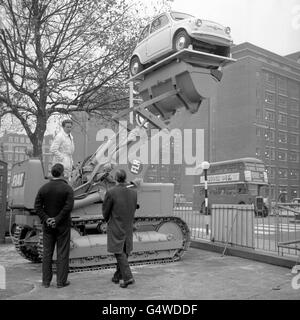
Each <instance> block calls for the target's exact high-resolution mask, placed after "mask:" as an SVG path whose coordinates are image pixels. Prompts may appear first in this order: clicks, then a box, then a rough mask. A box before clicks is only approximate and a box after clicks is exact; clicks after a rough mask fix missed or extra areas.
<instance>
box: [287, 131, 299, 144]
mask: <svg viewBox="0 0 300 320" xmlns="http://www.w3.org/2000/svg"><path fill="white" fill-rule="evenodd" d="M289 143H290V144H293V145H295V146H298V145H299V135H298V134H293V133H290V134H289Z"/></svg>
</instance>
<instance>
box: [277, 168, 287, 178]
mask: <svg viewBox="0 0 300 320" xmlns="http://www.w3.org/2000/svg"><path fill="white" fill-rule="evenodd" d="M278 177H279V178H280V179H287V177H288V169H286V168H279V169H278Z"/></svg>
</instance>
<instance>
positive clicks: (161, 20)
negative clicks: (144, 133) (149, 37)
mask: <svg viewBox="0 0 300 320" xmlns="http://www.w3.org/2000/svg"><path fill="white" fill-rule="evenodd" d="M168 23H169V19H168V17H167V16H166V15H162V16H160V17H158V18H157V19H155V20H154V21H153V22H152V24H151V30H150V33H153V32H155V31H156V30H158V29H160V28H162V27H164V26H166V25H167V24H168Z"/></svg>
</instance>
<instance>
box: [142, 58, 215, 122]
mask: <svg viewBox="0 0 300 320" xmlns="http://www.w3.org/2000/svg"><path fill="white" fill-rule="evenodd" d="M218 83H219V81H218V80H217V79H216V78H215V76H213V75H212V72H211V69H206V68H202V67H198V66H194V65H191V64H189V63H186V62H184V61H179V62H177V61H172V62H171V63H170V64H167V65H165V66H163V67H162V68H161V69H157V70H154V71H153V72H151V73H148V74H147V75H145V78H144V80H143V81H142V83H141V84H140V87H139V93H140V95H141V97H142V98H143V100H144V101H148V100H150V99H153V98H155V97H158V96H162V95H164V94H166V96H165V97H163V99H161V100H159V101H158V102H155V104H154V105H152V106H149V107H148V110H149V111H150V112H152V113H154V114H163V115H164V117H165V118H169V116H170V115H171V114H173V113H174V112H175V111H176V110H177V109H178V108H181V107H183V106H185V107H186V108H187V109H188V110H189V111H190V112H191V113H194V112H197V110H198V109H199V107H200V104H201V102H202V100H203V99H205V98H209V97H211V96H213V95H214V94H215V92H216V87H217V85H218ZM174 89H175V90H176V91H177V93H176V94H173V95H171V94H170V95H167V93H168V92H171V91H172V90H174Z"/></svg>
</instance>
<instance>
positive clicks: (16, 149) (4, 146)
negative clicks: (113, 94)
mask: <svg viewBox="0 0 300 320" xmlns="http://www.w3.org/2000/svg"><path fill="white" fill-rule="evenodd" d="M52 140H53V137H52V136H51V135H47V136H45V137H44V142H43V164H44V170H45V171H48V170H49V169H50V166H51V158H52V156H51V155H50V153H49V148H50V145H51V142H52ZM0 148H1V149H0V150H1V152H0V159H1V160H3V161H5V162H6V163H7V169H8V182H9V181H10V176H11V168H12V166H13V165H14V164H15V163H17V162H21V161H24V160H26V159H28V157H29V152H28V151H29V150H32V149H33V147H32V144H31V142H30V140H29V138H28V136H27V135H25V134H17V133H8V132H6V133H5V134H4V135H3V136H2V137H1V138H0Z"/></svg>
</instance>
